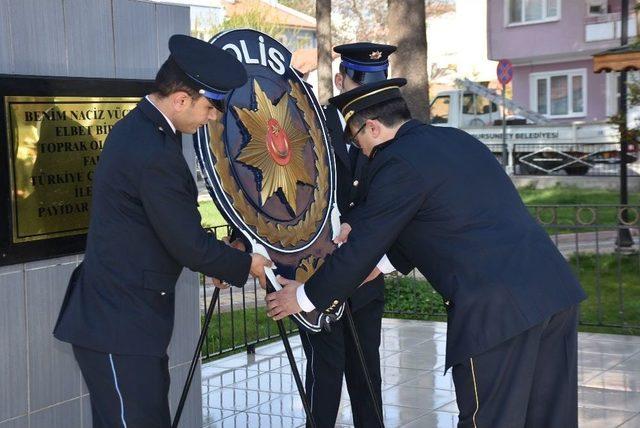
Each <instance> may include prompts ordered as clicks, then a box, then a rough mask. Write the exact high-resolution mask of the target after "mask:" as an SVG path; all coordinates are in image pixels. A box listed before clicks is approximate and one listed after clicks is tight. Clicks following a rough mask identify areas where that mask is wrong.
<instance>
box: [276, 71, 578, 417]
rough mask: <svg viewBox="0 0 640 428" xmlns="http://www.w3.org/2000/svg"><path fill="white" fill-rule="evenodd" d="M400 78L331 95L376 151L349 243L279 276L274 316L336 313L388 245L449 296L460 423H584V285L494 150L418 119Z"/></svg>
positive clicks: (398, 261)
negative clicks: (303, 272)
mask: <svg viewBox="0 0 640 428" xmlns="http://www.w3.org/2000/svg"><path fill="white" fill-rule="evenodd" d="M405 83H406V81H405V80H404V79H390V80H388V81H384V82H379V83H373V84H370V85H366V86H362V87H360V88H356V89H354V90H352V91H349V92H347V93H344V94H342V95H339V96H338V97H335V98H333V99H332V102H333V103H334V104H335V105H336V106H337V107H338V108H339V109H340V110H341V112H342V113H343V115H344V117H345V119H346V122H347V124H348V128H347V129H348V132H349V133H350V135H351V138H352V141H353V142H354V143H357V144H358V145H360V146H361V147H362V149H363V151H364V153H365V154H367V155H368V156H369V158H370V159H371V160H370V163H369V166H368V176H367V177H368V180H369V183H368V190H367V195H366V198H365V200H364V202H363V203H361V204H360V205H359V206H358V208H356V209H355V210H354V211H353V212H352V213H351V214H350V217H349V221H351V222H352V224H351V226H352V228H353V229H352V231H351V233H350V235H349V239H348V241H347V243H346V244H345V245H343V246H342V247H341V248H339V249H337V250H336V251H335V252H334V253H333V254H332V255H331V257H330V258H328V260H326V261H325V263H324V264H323V266H321V267H320V269H318V271H317V272H316V273H315V274H314V275H313V276H312V277H311V278H310V279H309V280H308V281H307V282H306V283H305V284H303V285H300V284H298V283H296V282H295V281H291V280H286V279H282V278H280V279H279V281H280V282H281V283H282V284H283V285H284V288H283V289H282V290H281V291H279V292H277V293H272V294H270V295H269V296H268V297H267V300H268V311H269V312H268V314H269V316H271V317H273V318H274V319H280V318H282V317H284V316H287V315H289V314H290V313H296V312H299V311H300V310H305V311H309V310H312V309H314V308H316V307H317V308H319V309H322V310H323V311H326V312H332V311H333V310H334V309H331V308H335V307H336V302H337V304H340V302H344V301H345V300H346V299H347V298H348V297H349V295H351V294H352V293H353V292H354V290H355V286H354V284H357V283H358V282H359V281H361V280H362V279H363V278H365V277H366V276H367V275H368V273H369V272H370V271H371V269H372V268H373V266H375V264H376V263H377V262H378V260H379V259H380V257H381V256H382V255H383V254H387V255H388V256H389V258H390V260H391V262H392V263H393V265H394V266H395V267H396V268H398V270H399V271H401V272H403V273H408V272H409V271H411V270H412V269H413V268H414V267H415V268H417V269H418V270H419V271H420V272H421V273H422V274H424V276H425V277H426V278H427V279H428V280H429V282H430V283H431V284H432V285H433V287H434V289H435V290H436V291H437V292H438V293H439V294H440V295H441V296H442V298H443V300H444V301H445V305H446V308H447V315H448V328H447V355H446V368H445V370H448V369H449V368H451V367H453V380H454V383H455V387H456V398H457V402H458V408H459V410H460V416H459V424H458V426H459V427H492V428H519V427H545V428H560V427H563V428H564V427H577V425H578V418H577V389H578V388H577V307H578V303H579V302H580V301H582V300H583V299H584V298H585V294H584V292H583V290H582V288H581V287H580V284H579V283H578V281H577V280H576V278H575V276H574V275H573V273H572V271H571V268H570V267H569V265H568V264H567V262H566V261H565V259H564V258H563V256H562V255H561V254H560V252H559V251H558V249H557V248H556V246H555V245H554V244H553V242H552V241H551V239H550V238H549V236H548V234H547V233H546V232H545V230H544V229H543V228H542V227H540V226H539V225H538V223H537V222H536V221H535V220H534V219H533V218H532V217H531V215H530V214H529V212H528V210H527V208H526V207H525V205H524V204H523V203H522V200H521V199H520V196H519V194H518V192H517V190H516V189H515V187H514V186H513V183H512V182H511V180H510V179H509V177H508V176H507V174H505V172H504V170H503V169H502V167H501V166H500V164H499V163H498V162H497V161H496V159H495V157H494V156H493V155H492V153H491V151H490V150H489V149H488V148H487V147H486V146H485V145H484V144H482V143H481V142H480V141H478V140H477V139H475V138H473V137H472V136H470V135H468V134H466V133H465V132H463V131H461V130H458V129H455V128H445V127H433V126H429V125H425V124H423V123H421V122H419V121H416V120H410V117H411V116H410V114H409V110H408V108H407V105H406V103H405V101H404V99H403V98H402V96H401V93H400V87H401V86H402V85H404V84H405ZM301 287H302V288H301ZM298 296H302V297H298ZM305 300H308V301H310V302H311V305H310V306H309V305H307V303H306V302H305Z"/></svg>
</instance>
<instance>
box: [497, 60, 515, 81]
mask: <svg viewBox="0 0 640 428" xmlns="http://www.w3.org/2000/svg"><path fill="white" fill-rule="evenodd" d="M497 72H498V81H499V82H500V83H502V84H503V85H506V84H507V83H509V82H511V79H513V64H511V61H509V60H508V59H501V60H500V62H498V69H497Z"/></svg>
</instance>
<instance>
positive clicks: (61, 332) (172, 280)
mask: <svg viewBox="0 0 640 428" xmlns="http://www.w3.org/2000/svg"><path fill="white" fill-rule="evenodd" d="M169 50H170V52H171V55H170V56H169V58H168V60H167V61H166V62H165V63H164V64H163V65H162V67H161V68H160V70H159V72H158V74H157V76H156V80H155V89H154V92H153V93H152V94H150V95H148V96H147V97H145V98H144V99H143V100H142V101H141V102H140V103H139V104H138V106H137V107H136V108H135V109H134V110H132V111H131V112H130V113H129V114H128V115H127V116H126V117H125V118H123V119H122V120H120V121H119V122H118V123H117V124H116V125H115V126H114V128H113V129H112V130H111V132H110V133H109V136H108V137H107V139H106V142H105V147H104V150H103V152H102V154H101V156H100V162H99V164H98V166H97V169H96V171H95V175H94V178H93V199H92V210H91V221H90V226H89V232H88V236H87V247H86V252H85V255H84V260H83V262H82V263H81V264H80V266H78V268H77V269H76V270H75V271H74V272H73V275H72V277H71V280H70V282H69V286H68V289H67V293H66V295H65V298H64V301H63V304H62V308H61V310H60V315H59V317H58V321H57V323H56V326H55V330H54V335H55V337H56V338H58V339H59V340H62V341H64V342H68V343H71V344H72V345H73V352H74V355H75V358H76V360H77V362H78V365H79V366H80V370H81V371H82V374H83V377H84V379H85V381H86V384H87V387H88V388H89V394H90V397H91V408H92V413H93V426H94V428H101V427H108V428H114V427H128V428H133V427H138V428H152V427H153V428H164V427H169V426H170V424H171V423H170V415H169V403H168V397H167V396H168V391H169V370H168V357H167V347H168V344H169V340H170V338H171V333H172V329H173V319H174V289H175V285H176V280H177V279H178V276H179V275H180V272H181V271H182V268H183V267H185V266H186V267H188V268H189V269H191V270H193V271H197V272H202V273H204V274H205V275H207V276H211V277H216V278H219V279H221V280H224V281H226V282H228V283H231V284H234V285H237V286H242V285H244V283H245V281H246V280H247V277H248V275H249V273H251V274H252V275H254V276H258V277H259V278H260V280H261V281H262V282H263V283H264V266H265V265H270V262H269V261H268V260H267V259H265V258H264V257H262V256H260V255H256V254H251V255H250V254H247V253H244V252H242V251H239V250H236V249H233V248H231V247H229V246H227V245H225V244H224V243H222V242H220V241H218V240H216V239H215V238H214V237H213V236H211V235H209V234H207V233H206V231H205V230H204V229H203V228H202V227H201V225H200V222H201V218H200V214H199V213H198V209H197V196H198V192H197V189H196V185H195V182H194V180H193V177H192V175H191V172H190V170H189V166H188V164H187V162H186V161H185V159H184V156H183V154H182V143H181V133H182V132H185V133H194V132H196V130H197V129H198V128H199V127H200V126H202V125H204V124H206V123H207V122H208V121H209V120H215V119H216V117H217V113H216V111H217V110H216V109H218V110H220V111H222V106H223V104H222V103H223V100H224V98H225V94H226V93H227V92H229V91H231V90H232V89H234V88H237V87H239V86H242V85H243V84H244V83H245V82H246V80H247V76H246V72H245V70H244V67H243V65H242V64H241V63H240V62H239V61H238V60H237V59H236V58H235V57H234V56H232V55H230V54H228V53H227V52H225V51H223V50H221V49H219V48H216V47H214V46H212V45H210V44H208V43H205V42H203V41H201V40H198V39H194V38H191V37H188V36H183V35H175V36H173V37H171V39H170V40H169Z"/></svg>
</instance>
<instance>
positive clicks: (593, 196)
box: [518, 186, 640, 205]
mask: <svg viewBox="0 0 640 428" xmlns="http://www.w3.org/2000/svg"><path fill="white" fill-rule="evenodd" d="M518 192H520V196H521V197H522V200H523V201H524V203H525V204H527V205H576V204H584V205H594V204H613V205H615V204H618V203H619V202H620V194H619V193H618V191H617V190H604V189H580V188H577V187H573V186H555V187H550V188H548V189H534V188H533V187H529V186H527V187H521V188H519V189H518ZM629 203H630V204H638V203H640V193H629Z"/></svg>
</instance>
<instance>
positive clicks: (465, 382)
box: [453, 306, 578, 428]
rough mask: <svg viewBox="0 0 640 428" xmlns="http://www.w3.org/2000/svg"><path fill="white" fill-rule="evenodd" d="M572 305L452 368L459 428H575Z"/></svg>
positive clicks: (575, 361) (575, 339) (574, 318)
mask: <svg viewBox="0 0 640 428" xmlns="http://www.w3.org/2000/svg"><path fill="white" fill-rule="evenodd" d="M577 314H578V310H577V307H576V306H573V307H571V308H569V309H567V310H564V311H562V312H559V313H557V314H555V315H553V316H551V317H550V318H548V319H547V320H546V321H544V322H543V323H541V324H538V325H536V326H534V327H532V328H530V329H529V330H526V331H525V332H523V333H521V334H519V335H517V336H515V337H513V338H511V339H509V340H507V341H506V342H504V343H502V344H500V345H498V346H496V347H494V348H492V349H490V350H488V351H487V352H484V353H482V354H480V355H476V356H474V357H472V358H469V359H468V360H466V361H464V362H462V363H460V364H456V365H454V366H453V382H454V384H455V388H456V399H457V402H458V409H459V411H460V415H459V422H458V428H468V427H473V428H485V427H486V428H577V426H578V374H577V372H578V370H577V367H578V334H577V320H578V315H577Z"/></svg>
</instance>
